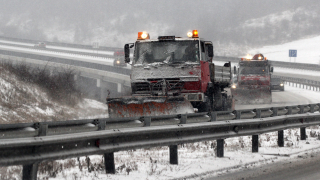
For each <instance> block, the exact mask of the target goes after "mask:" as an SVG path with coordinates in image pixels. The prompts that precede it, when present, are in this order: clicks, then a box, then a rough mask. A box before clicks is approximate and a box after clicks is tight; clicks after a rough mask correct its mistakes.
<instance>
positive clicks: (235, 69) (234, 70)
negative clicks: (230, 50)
mask: <svg viewBox="0 0 320 180" xmlns="http://www.w3.org/2000/svg"><path fill="white" fill-rule="evenodd" d="M233 74H237V67H236V66H233Z"/></svg>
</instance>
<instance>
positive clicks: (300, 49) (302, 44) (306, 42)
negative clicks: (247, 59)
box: [249, 36, 320, 64]
mask: <svg viewBox="0 0 320 180" xmlns="http://www.w3.org/2000/svg"><path fill="white" fill-rule="evenodd" d="M319 43H320V36H316V37H310V38H306V39H301V40H298V41H293V42H289V43H285V44H280V45H276V46H264V47H262V48H258V49H252V50H250V51H249V53H250V54H257V53H262V54H263V55H264V56H265V57H267V58H268V59H270V60H275V61H287V62H289V61H290V58H289V49H293V50H297V58H296V59H294V58H291V62H298V63H310V64H320V46H319Z"/></svg>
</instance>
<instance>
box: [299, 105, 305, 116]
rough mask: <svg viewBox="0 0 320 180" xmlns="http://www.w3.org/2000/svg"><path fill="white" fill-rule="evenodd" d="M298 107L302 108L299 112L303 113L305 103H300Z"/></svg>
mask: <svg viewBox="0 0 320 180" xmlns="http://www.w3.org/2000/svg"><path fill="white" fill-rule="evenodd" d="M298 107H299V109H300V111H299V114H303V113H304V105H299V106H298Z"/></svg>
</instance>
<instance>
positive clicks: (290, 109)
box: [287, 106, 292, 115]
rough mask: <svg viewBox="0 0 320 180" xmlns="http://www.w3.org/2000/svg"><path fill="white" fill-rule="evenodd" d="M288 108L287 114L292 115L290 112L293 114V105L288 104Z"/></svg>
mask: <svg viewBox="0 0 320 180" xmlns="http://www.w3.org/2000/svg"><path fill="white" fill-rule="evenodd" d="M287 108H288V112H287V115H290V114H292V107H291V106H288V107H287Z"/></svg>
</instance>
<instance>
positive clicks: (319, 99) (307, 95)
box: [235, 85, 320, 110]
mask: <svg viewBox="0 0 320 180" xmlns="http://www.w3.org/2000/svg"><path fill="white" fill-rule="evenodd" d="M311 103H320V92H314V91H309V90H305V89H299V88H293V87H290V86H287V85H285V91H272V103H271V104H248V105H243V104H236V106H235V109H238V110H239V109H254V108H264V107H280V106H289V105H300V104H311Z"/></svg>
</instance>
